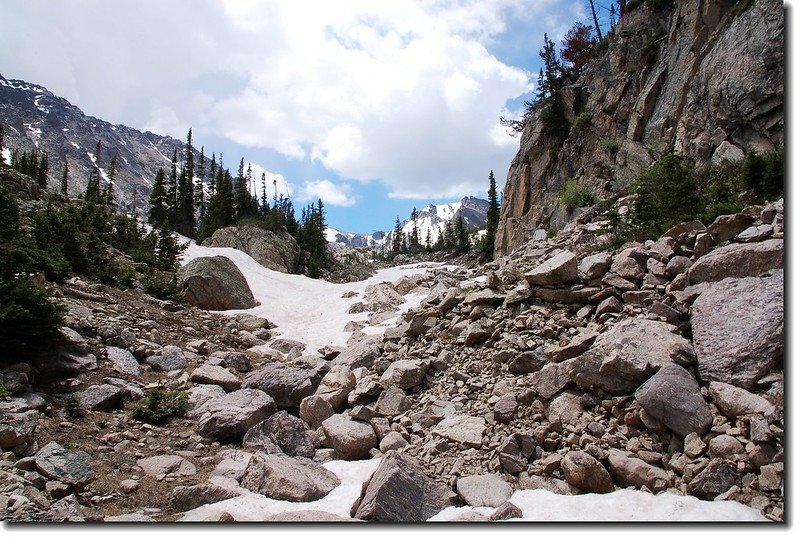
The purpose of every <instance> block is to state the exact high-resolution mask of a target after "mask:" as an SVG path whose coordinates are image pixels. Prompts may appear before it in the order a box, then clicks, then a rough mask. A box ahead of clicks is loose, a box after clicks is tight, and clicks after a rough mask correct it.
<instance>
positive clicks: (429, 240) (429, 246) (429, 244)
mask: <svg viewBox="0 0 799 537" xmlns="http://www.w3.org/2000/svg"><path fill="white" fill-rule="evenodd" d="M424 249H425V250H427V251H428V252H432V251H433V236H432V235H431V234H430V228H427V236H426V237H425V239H424Z"/></svg>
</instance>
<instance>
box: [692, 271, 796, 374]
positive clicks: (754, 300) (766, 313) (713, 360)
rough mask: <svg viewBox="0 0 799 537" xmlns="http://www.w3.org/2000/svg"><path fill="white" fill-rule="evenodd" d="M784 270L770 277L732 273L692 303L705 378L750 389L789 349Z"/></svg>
mask: <svg viewBox="0 0 799 537" xmlns="http://www.w3.org/2000/svg"><path fill="white" fill-rule="evenodd" d="M783 287H784V280H783V271H781V270H779V271H775V273H774V274H773V275H771V276H769V277H767V278H740V279H737V278H728V279H725V280H723V281H721V282H718V283H715V284H713V285H711V286H710V287H708V288H707V289H705V290H704V291H703V292H702V294H701V295H699V298H697V299H696V301H695V302H694V304H693V308H692V311H691V330H692V332H693V336H694V349H696V357H697V374H698V376H699V378H700V379H701V380H702V381H704V382H711V381H718V382H726V383H728V384H732V385H734V386H738V387H740V388H746V389H752V388H753V387H754V386H755V384H756V383H757V381H758V380H759V379H760V378H762V377H763V376H764V375H766V374H767V373H768V372H769V371H770V370H771V369H772V368H774V367H775V366H777V365H779V363H780V362H781V361H782V358H783V354H784V352H785V341H784V334H785V331H784V325H785V311H784V306H783V300H784V291H783Z"/></svg>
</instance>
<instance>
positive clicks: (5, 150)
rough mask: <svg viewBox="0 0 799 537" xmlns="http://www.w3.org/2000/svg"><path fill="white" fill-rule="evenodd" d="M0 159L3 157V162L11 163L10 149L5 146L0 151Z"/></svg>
mask: <svg viewBox="0 0 799 537" xmlns="http://www.w3.org/2000/svg"><path fill="white" fill-rule="evenodd" d="M0 159H3V162H5V163H6V164H11V150H10V149H9V148H7V147H4V148H3V152H2V153H0Z"/></svg>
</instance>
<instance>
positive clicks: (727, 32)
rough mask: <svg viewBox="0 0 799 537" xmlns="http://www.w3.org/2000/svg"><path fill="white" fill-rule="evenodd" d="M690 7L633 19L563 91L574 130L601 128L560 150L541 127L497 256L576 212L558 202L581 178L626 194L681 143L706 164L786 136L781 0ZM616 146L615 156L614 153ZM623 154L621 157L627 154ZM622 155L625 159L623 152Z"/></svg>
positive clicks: (532, 135)
mask: <svg viewBox="0 0 799 537" xmlns="http://www.w3.org/2000/svg"><path fill="white" fill-rule="evenodd" d="M738 4H742V2H736V1H735V0H712V1H710V0H686V1H680V2H672V3H669V4H668V5H667V6H666V7H665V8H662V9H661V10H652V9H651V8H650V7H649V6H648V5H647V4H643V5H641V6H639V7H637V8H636V9H634V10H633V11H631V12H629V13H627V14H625V15H624V16H623V17H622V18H621V20H620V21H619V24H618V25H617V27H616V30H615V32H614V33H613V34H612V35H611V36H610V37H609V38H607V39H606V43H605V45H604V46H605V50H604V51H603V52H602V53H601V55H600V56H599V57H597V58H595V59H594V60H593V61H591V62H590V63H589V64H588V65H587V66H586V67H585V69H584V71H583V73H582V74H581V76H580V78H579V79H578V80H577V82H576V83H574V84H573V85H570V86H567V87H566V88H565V90H564V92H563V100H564V105H565V109H566V116H567V119H568V120H569V122H573V121H574V119H575V117H576V116H577V115H578V114H580V113H581V112H587V113H588V114H590V118H591V119H590V125H589V126H588V127H587V128H585V129H574V128H573V129H572V130H571V132H570V134H569V136H568V138H567V139H566V141H565V142H564V143H563V144H562V145H560V144H558V143H557V141H555V140H553V139H552V138H551V137H548V136H546V135H544V134H543V133H542V132H541V124H540V122H539V121H538V119H537V118H535V119H534V120H533V121H531V122H530V123H529V124H528V125H527V128H526V129H525V130H524V132H523V133H522V136H521V143H520V148H519V152H518V154H517V155H516V157H515V158H514V159H513V162H512V163H511V165H510V169H509V171H508V176H507V180H506V182H505V189H504V193H503V198H502V199H503V205H502V210H501V214H500V223H499V229H498V231H497V239H496V250H495V255H497V256H501V255H506V254H508V253H510V252H511V251H512V250H514V249H515V248H517V247H519V246H520V245H521V244H523V243H525V242H526V241H527V240H529V239H530V238H531V236H532V233H533V232H534V231H535V229H537V228H541V227H543V228H554V229H560V228H562V227H564V225H565V224H566V223H568V221H569V218H570V217H572V216H573V215H571V214H569V212H568V210H567V209H566V208H565V207H563V206H560V205H559V204H558V195H559V193H560V192H561V190H562V189H563V186H564V185H565V183H566V181H567V180H568V179H570V178H574V179H576V180H577V182H578V183H579V184H582V185H585V186H587V187H588V188H590V189H591V190H592V191H593V192H594V193H595V194H597V195H598V196H599V195H602V194H603V193H605V192H608V191H617V192H623V191H624V190H625V189H626V188H627V187H628V186H629V185H630V183H631V181H632V179H633V178H634V177H635V175H636V174H637V173H639V172H640V171H641V170H643V169H645V168H647V167H648V166H650V165H651V164H652V162H654V160H655V159H656V158H657V157H658V156H659V155H660V154H661V152H662V151H663V150H664V149H665V148H666V147H668V146H669V145H671V144H673V145H674V146H675V148H676V149H677V151H678V153H680V154H681V155H683V156H684V157H686V158H687V159H688V160H689V161H690V162H691V163H692V164H693V165H694V166H695V167H697V168H702V167H705V166H707V165H709V164H710V163H711V162H714V161H721V160H725V159H727V160H735V159H739V158H741V157H742V156H743V151H744V150H745V149H746V147H747V146H753V147H755V148H757V149H759V150H761V151H763V150H771V149H775V148H778V147H780V146H781V145H782V143H783V136H784V110H783V100H784V78H785V77H784V13H783V9H782V4H781V2H779V1H778V0H754V2H753V3H752V5H751V6H750V7H748V8H746V9H745V10H743V11H742V12H739V11H740V8H738ZM613 146H615V148H614V147H613ZM616 148H617V149H616ZM614 149H615V150H614Z"/></svg>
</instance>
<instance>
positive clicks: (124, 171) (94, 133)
mask: <svg viewBox="0 0 799 537" xmlns="http://www.w3.org/2000/svg"><path fill="white" fill-rule="evenodd" d="M0 124H2V126H3V132H4V135H3V157H4V158H5V159H6V161H8V159H9V157H10V150H11V149H19V150H20V151H31V150H33V149H35V150H36V151H37V152H39V153H40V154H42V153H46V154H47V159H48V162H49V174H48V183H49V187H50V188H51V189H53V190H55V189H58V188H59V186H60V184H61V177H62V174H63V170H64V162H65V161H67V162H68V166H69V181H68V184H69V193H70V195H71V196H75V195H78V194H80V193H83V192H84V191H85V189H86V183H87V181H88V177H89V174H90V172H91V171H92V170H94V169H95V166H97V165H99V166H100V168H101V170H103V172H102V173H104V170H105V168H106V167H107V166H108V164H109V163H110V161H111V158H112V157H113V156H114V155H117V174H116V180H115V182H114V187H115V188H114V196H115V198H116V200H117V202H118V203H119V204H120V206H121V207H123V208H129V207H131V205H132V204H133V203H134V202H135V203H136V206H137V207H138V208H139V209H142V208H143V207H144V206H145V205H146V204H147V201H148V199H149V195H150V189H151V187H152V181H153V178H154V177H155V172H156V171H157V170H158V168H159V167H163V168H164V170H165V171H167V172H168V169H169V166H170V164H171V159H172V152H173V151H175V150H177V151H178V158H179V159H180V158H181V155H182V153H183V151H184V147H185V145H184V142H182V141H181V140H176V139H175V138H170V137H169V136H159V135H157V134H153V133H151V132H144V133H143V132H140V131H138V130H136V129H132V128H130V127H126V126H125V125H112V124H111V123H108V122H107V121H103V120H101V119H97V118H94V117H91V116H87V115H85V114H84V113H83V111H81V110H80V109H79V108H78V107H77V106H74V105H73V104H71V103H70V102H69V101H67V100H66V99H63V98H61V97H58V96H57V95H54V94H53V93H52V92H50V91H48V90H47V88H44V87H42V86H39V85H36V84H31V83H28V82H25V81H22V80H13V79H7V78H4V77H3V76H2V75H0ZM98 140H99V141H100V142H101V153H100V155H96V154H95V153H96V146H97V141H98ZM196 156H197V157H199V152H197V153H196ZM98 159H99V160H98Z"/></svg>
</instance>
